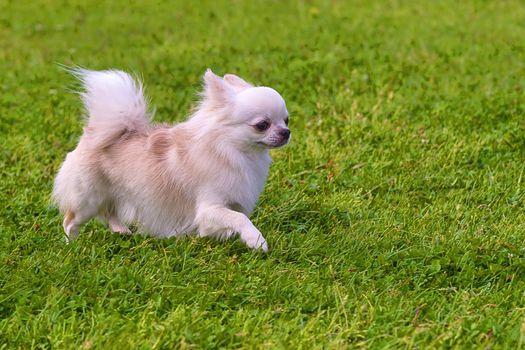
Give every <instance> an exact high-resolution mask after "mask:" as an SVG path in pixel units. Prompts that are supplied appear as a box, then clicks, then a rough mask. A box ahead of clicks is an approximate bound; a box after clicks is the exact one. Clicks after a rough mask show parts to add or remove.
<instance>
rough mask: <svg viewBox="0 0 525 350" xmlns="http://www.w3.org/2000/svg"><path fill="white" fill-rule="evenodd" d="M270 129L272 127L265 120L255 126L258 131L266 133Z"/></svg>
mask: <svg viewBox="0 0 525 350" xmlns="http://www.w3.org/2000/svg"><path fill="white" fill-rule="evenodd" d="M269 127H270V123H268V122H267V121H266V120H263V121H261V122H258V123H257V124H255V129H257V130H259V131H265V130H266V129H268V128H269Z"/></svg>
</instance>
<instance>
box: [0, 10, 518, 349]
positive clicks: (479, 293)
mask: <svg viewBox="0 0 525 350" xmlns="http://www.w3.org/2000/svg"><path fill="white" fill-rule="evenodd" d="M100 3H101V2H95V1H82V2H80V1H78V2H69V1H68V2H66V1H63V2H61V1H43V0H37V1H32V2H29V1H18V2H15V1H7V0H0V203H1V208H0V349H17V348H19V349H29V348H35V349H40V348H42V349H45V348H49V349H50V348H53V349H90V348H91V349H135V348H136V349H171V348H181V349H201V348H288V349H321V348H323V349H324V348H328V349H342V348H354V347H355V348H371V349H386V348H409V349H416V348H418V349H424V348H461V349H463V348H480V349H481V348H485V349H491V348H495V349H497V348H499V349H511V348H521V347H525V248H524V240H525V212H524V196H525V184H524V183H525V179H523V176H524V170H525V162H524V159H525V152H524V151H525V121H524V115H525V4H524V3H523V2H519V1H461V2H457V1H365V0H362V1H333V2H317V1H304V2H300V1H286V2H282V1H231V2H223V1H207V2H192V1H177V2H164V1H158V2H153V1H151V2H148V1H144V2H128V1H112V2H107V3H105V4H100ZM57 62H58V63H63V64H78V65H82V66H85V67H89V68H92V69H105V68H110V67H115V68H120V69H124V70H128V71H132V72H136V73H139V74H140V75H141V76H142V77H143V79H144V81H145V84H146V87H147V93H148V95H149V97H150V98H151V101H152V105H154V106H155V107H156V119H157V120H158V121H169V122H174V121H179V120H183V119H184V118H185V116H186V115H187V114H188V112H189V109H190V108H191V105H192V104H193V103H194V102H195V100H196V92H197V91H198V90H199V89H200V79H201V76H202V74H203V72H204V70H205V69H206V68H207V67H211V68H212V69H213V70H214V71H215V72H217V73H219V74H224V73H228V72H231V73H237V74H239V75H241V76H243V77H245V78H247V79H248V80H250V81H252V82H255V83H257V84H264V85H269V86H272V87H274V88H275V89H277V90H278V91H280V92H281V93H282V95H283V96H284V97H285V99H286V100H287V103H288V108H289V110H290V114H291V118H290V126H291V129H292V133H293V138H292V142H291V144H290V145H289V146H288V147H286V148H285V149H282V150H276V151H272V156H273V158H274V163H273V165H272V168H271V170H270V176H269V179H268V183H267V186H266V188H265V191H264V192H263V195H262V197H261V199H260V202H259V205H258V207H257V209H256V211H255V213H254V214H253V217H252V218H253V221H254V223H255V224H256V226H258V227H259V229H260V230H261V231H262V232H263V234H264V235H265V237H266V238H267V240H268V243H269V245H270V252H269V254H268V255H266V256H264V255H262V254H258V253H254V252H252V251H250V250H248V249H246V248H245V247H244V245H243V244H241V243H240V242H239V241H238V240H233V241H228V242H226V243H222V244H221V243H218V242H215V241H213V240H206V239H196V238H188V239H182V240H176V239H166V240H156V239H153V238H150V237H144V236H134V237H131V238H129V237H121V236H118V235H112V234H111V233H110V232H109V230H108V229H107V228H106V227H104V226H103V225H101V224H100V223H97V222H94V221H92V222H91V223H89V224H88V225H86V226H84V228H83V229H82V233H81V236H80V238H79V239H78V240H77V241H75V242H74V243H73V244H70V245H65V244H64V238H63V233H62V227H61V222H62V217H61V216H60V214H59V213H58V211H57V210H56V209H55V208H53V206H52V205H51V204H50V200H49V196H50V191H51V188H52V182H53V177H54V175H55V174H56V172H57V169H58V167H59V165H60V163H61V162H62V160H63V159H64V156H65V154H66V153H67V152H68V151H70V150H72V149H73V148H74V147H75V145H76V142H77V140H78V137H79V135H80V133H81V128H82V125H81V122H80V114H81V105H80V103H79V101H78V97H77V96H75V95H74V94H72V93H70V92H69V91H68V88H70V87H71V86H72V85H73V83H74V81H73V79H72V78H71V77H70V76H68V75H67V74H66V73H65V72H63V71H61V70H60V69H59V68H58V67H57V64H56V63H57Z"/></svg>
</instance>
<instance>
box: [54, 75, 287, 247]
mask: <svg viewBox="0 0 525 350" xmlns="http://www.w3.org/2000/svg"><path fill="white" fill-rule="evenodd" d="M73 74H74V75H76V76H77V77H78V78H79V79H80V81H81V82H82V83H83V85H84V92H82V93H81V97H82V100H83V102H84V105H85V108H86V111H87V115H88V118H87V123H86V124H87V125H86V126H85V128H84V133H83V135H82V137H81V138H80V141H79V143H78V146H77V148H76V149H75V150H74V151H72V152H70V153H69V154H68V155H67V157H66V160H65V161H64V163H63V164H62V167H61V168H60V171H59V173H58V175H57V177H56V179H55V185H54V190H53V198H54V200H55V202H56V204H57V205H58V207H59V208H60V210H61V212H62V213H64V215H65V217H64V230H65V232H66V235H67V240H68V241H69V240H71V239H74V238H75V237H76V236H77V235H78V231H79V228H80V225H82V224H83V223H85V222H86V221H88V220H89V219H91V218H92V217H94V216H98V217H99V218H101V219H102V220H104V221H107V223H108V224H109V227H110V228H111V230H112V231H113V232H121V233H129V232H130V231H129V229H128V227H127V225H129V224H131V223H137V224H139V225H140V226H142V227H143V229H144V230H146V231H148V232H150V233H152V234H154V235H156V236H160V237H168V236H181V235H184V234H189V233H192V232H197V233H198V234H199V235H200V236H213V237H216V238H219V239H226V238H228V237H230V236H232V235H233V234H237V233H238V234H239V235H240V238H241V240H242V241H243V242H244V243H246V245H247V246H248V247H250V248H254V249H261V250H263V251H265V252H266V251H267V250H268V245H267V243H266V240H265V239H264V237H263V235H262V234H261V232H259V230H258V229H257V228H256V227H255V226H254V225H253V224H252V222H251V221H250V220H249V219H248V216H249V215H250V213H251V211H252V210H253V208H254V207H255V204H256V202H257V199H258V197H259V195H260V193H261V191H262V189H263V187H264V183H265V181H266V177H267V175H268V168H269V165H270V162H271V159H270V156H269V153H268V149H269V148H275V147H280V146H283V145H285V144H287V143H288V141H289V139H290V130H289V129H288V127H287V125H288V111H287V110H286V104H285V102H284V100H283V98H282V97H281V96H280V95H279V93H277V92H276V91H275V90H273V89H271V88H268V87H254V86H252V85H251V84H249V83H247V82H246V81H244V80H243V79H241V78H239V77H237V76H235V75H231V74H227V75H225V76H224V77H223V78H221V77H219V76H217V75H215V74H214V73H213V72H212V71H211V70H207V71H206V73H205V74H204V91H203V92H202V99H201V101H200V103H199V104H198V106H197V108H196V109H195V111H194V113H193V115H192V116H191V117H190V118H189V119H188V120H187V121H185V122H183V123H180V124H176V125H173V126H166V125H152V124H151V121H150V115H149V113H148V107H147V104H146V100H145V98H144V94H143V89H142V85H141V83H140V82H139V81H136V80H134V79H133V78H132V77H131V76H130V75H128V74H126V73H124V72H122V71H117V70H108V71H101V72H95V71H88V70H84V69H73Z"/></svg>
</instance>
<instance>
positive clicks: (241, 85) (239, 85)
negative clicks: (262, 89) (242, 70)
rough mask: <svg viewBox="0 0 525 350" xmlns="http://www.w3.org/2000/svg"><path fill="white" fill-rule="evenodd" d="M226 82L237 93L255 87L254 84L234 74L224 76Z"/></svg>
mask: <svg viewBox="0 0 525 350" xmlns="http://www.w3.org/2000/svg"><path fill="white" fill-rule="evenodd" d="M224 81H225V82H226V83H228V85H230V86H231V87H232V88H233V89H234V90H235V92H240V91H242V90H245V89H247V88H251V87H253V85H252V84H250V83H248V82H247V81H245V80H244V79H242V78H240V77H238V76H236V75H234V74H226V75H225V76H224Z"/></svg>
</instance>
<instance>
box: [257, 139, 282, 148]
mask: <svg viewBox="0 0 525 350" xmlns="http://www.w3.org/2000/svg"><path fill="white" fill-rule="evenodd" d="M289 141H290V138H286V139H283V140H279V141H278V142H270V143H266V142H262V141H259V142H257V144H258V145H260V146H263V147H264V148H269V149H271V148H279V147H282V146H284V145H286V144H287V143H288V142H289Z"/></svg>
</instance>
